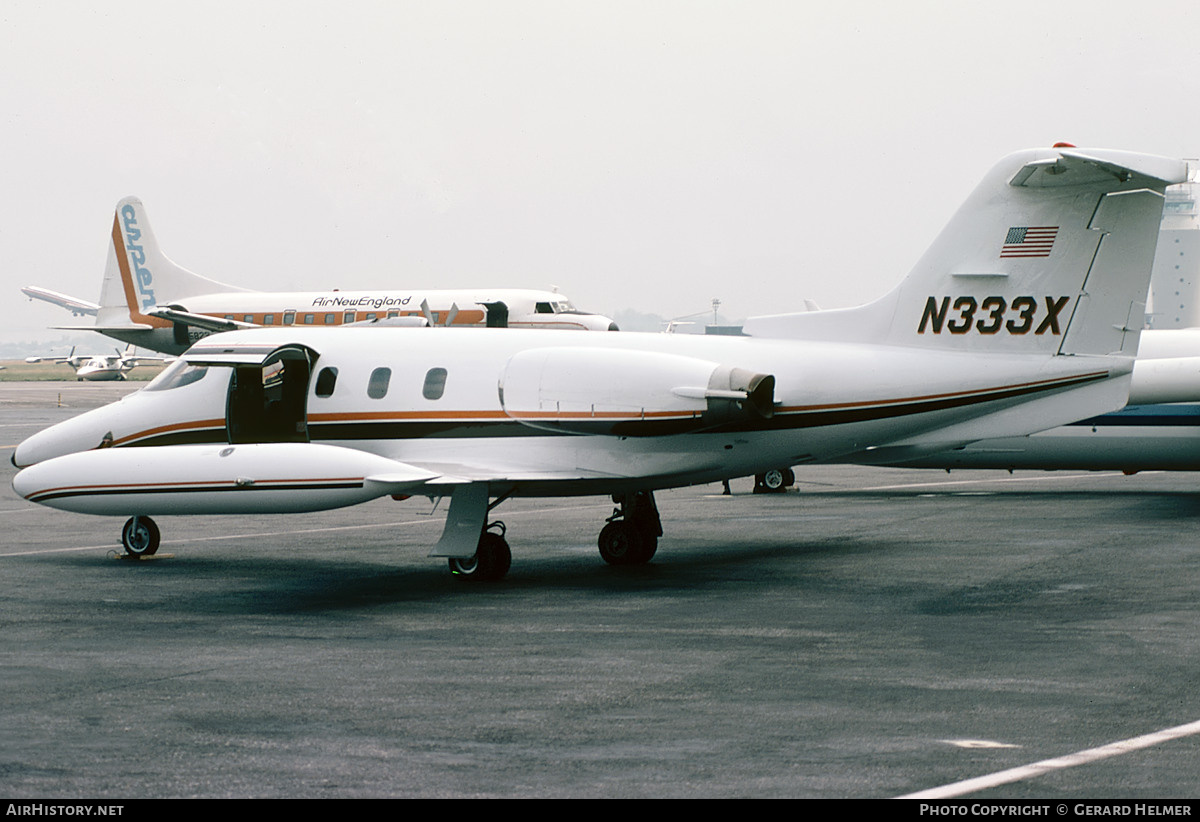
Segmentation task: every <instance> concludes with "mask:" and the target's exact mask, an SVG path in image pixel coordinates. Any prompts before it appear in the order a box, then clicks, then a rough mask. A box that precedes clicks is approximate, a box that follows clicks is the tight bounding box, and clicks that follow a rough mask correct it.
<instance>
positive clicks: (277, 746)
mask: <svg viewBox="0 0 1200 822" xmlns="http://www.w3.org/2000/svg"><path fill="white" fill-rule="evenodd" d="M131 388H132V386H126V385H100V384H77V383H39V384H22V383H0V446H4V447H3V448H0V460H2V465H3V472H4V479H3V482H0V512H2V513H3V520H2V521H3V523H4V525H5V528H4V534H5V535H4V537H2V538H0V614H2V619H3V626H4V627H3V633H2V634H0V687H3V692H4V697H3V699H2V700H0V796H3V797H5V798H8V799H17V798H57V799H67V798H88V799H135V798H144V797H155V798H159V797H172V798H174V797H314V798H339V797H689V798H694V797H719V798H726V797H827V798H836V797H895V796H901V795H908V794H912V793H915V792H920V791H927V790H932V789H936V788H939V787H941V786H947V785H950V784H952V783H957V782H959V781H960V780H966V779H971V778H975V777H983V776H987V775H991V774H996V773H998V772H1003V771H1006V770H1008V769H1014V768H1021V767H1022V766H1027V765H1032V764H1034V763H1041V762H1044V761H1045V760H1051V759H1056V758H1060V757H1066V756H1068V755H1071V754H1077V753H1080V752H1085V751H1090V750H1092V749H1095V748H1098V747H1100V746H1107V745H1110V744H1111V743H1116V742H1122V741H1124V740H1133V739H1135V738H1140V737H1143V736H1144V735H1146V734H1151V733H1154V732H1157V731H1162V730H1165V729H1172V728H1175V729H1178V728H1180V726H1185V725H1188V724H1189V723H1195V722H1197V720H1200V687H1198V686H1200V607H1198V604H1197V593H1198V590H1200V547H1198V544H1200V535H1198V533H1197V527H1196V526H1197V521H1198V519H1200V475H1197V474H1191V473H1175V474H1169V473H1146V474H1139V475H1136V476H1132V477H1125V476H1121V475H1119V474H1111V473H1092V474H1087V473H1081V472H1060V473H1041V472H1025V473H1022V472H1018V473H1017V474H1015V475H1009V474H1007V473H1000V472H987V471H963V472H954V473H953V474H949V475H947V474H945V473H942V472H933V471H924V472H922V471H906V470H897V469H872V468H862V467H845V466H828V467H807V468H802V469H799V470H797V475H798V481H797V489H794V490H792V491H790V492H789V493H786V494H782V495H755V494H752V493H750V491H751V481H750V480H749V479H740V480H734V481H733V483H732V485H733V490H734V493H733V495H731V496H722V495H721V487H720V485H712V486H703V487H696V488H688V489H680V490H675V491H669V492H663V493H660V494H659V495H658V503H659V508H660V510H661V512H662V517H663V525H664V529H665V531H666V535H665V536H664V538H663V539H662V540H661V541H660V547H659V551H658V554H657V556H656V557H655V559H654V561H653V562H652V563H651V564H650V565H648V566H645V567H640V568H616V567H609V566H607V565H605V564H604V563H603V561H602V560H601V559H600V557H599V555H598V553H597V551H596V547H595V540H596V534H597V533H598V531H599V529H600V527H601V526H602V524H603V520H604V517H605V516H607V515H608V514H609V513H610V512H611V507H612V506H611V504H609V503H608V502H607V501H606V500H605V499H602V498H582V499H566V500H536V499H535V500H512V501H509V502H506V503H504V504H503V505H501V506H500V507H499V508H498V509H497V510H496V511H495V512H494V513H495V516H497V517H498V518H500V519H503V520H504V521H505V523H506V524H507V526H508V540H509V543H510V544H511V545H512V549H513V567H512V571H511V572H510V573H509V575H508V577H507V578H506V579H505V580H503V581H502V582H498V583H479V582H474V583H472V582H468V581H464V580H460V579H457V578H454V577H452V576H451V575H450V574H449V573H448V572H447V569H446V566H445V561H444V560H433V559H429V558H427V557H426V556H425V554H426V553H427V551H428V549H429V546H431V545H432V544H433V542H434V541H435V540H436V539H437V537H438V535H439V533H440V527H441V522H442V518H443V517H444V514H445V510H444V508H438V509H437V510H436V511H434V510H433V507H432V505H431V504H430V503H429V502H428V501H426V500H424V499H413V500H408V501H406V502H403V503H398V502H394V501H391V500H380V501H375V502H372V503H368V504H366V505H362V506H358V507H355V508H349V509H343V510H339V511H330V512H324V513H320V514H312V515H293V516H262V517H255V518H247V517H237V518H235V517H175V518H172V517H161V518H157V519H158V522H159V525H160V526H161V527H162V530H163V546H162V548H161V549H160V554H159V557H157V558H155V559H153V560H149V561H140V562H138V561H126V560H121V559H117V558H115V556H116V554H117V552H118V551H119V534H118V531H119V528H120V526H121V521H119V520H117V519H109V518H101V517H89V516H84V515H76V514H68V513H62V512H57V511H53V510H50V509H46V508H41V507H39V506H35V505H32V504H29V503H26V502H24V501H23V500H20V499H18V498H17V497H16V495H15V494H14V493H13V492H12V490H11V488H10V486H9V483H10V481H11V479H12V475H13V472H14V469H13V468H12V466H11V465H10V463H9V456H10V455H11V452H12V447H13V446H14V445H15V444H16V443H17V442H19V441H20V439H21V438H22V437H24V436H27V435H28V434H30V433H32V432H33V431H36V430H39V429H41V428H42V427H45V426H46V425H48V424H50V423H53V422H55V421H57V420H61V419H65V418H67V417H69V416H72V415H74V414H76V413H78V412H79V411H81V410H83V409H84V408H87V407H92V406H94V405H96V404H100V403H102V402H105V401H108V400H110V399H112V398H114V397H117V396H120V395H121V394H122V393H124V392H125V391H128V390H131ZM1196 731H1197V732H1200V727H1197V728H1196ZM1197 732H1192V731H1190V730H1187V731H1180V732H1177V733H1175V734H1174V735H1173V738H1167V739H1164V740H1161V741H1157V738H1156V739H1155V740H1154V741H1151V742H1148V743H1145V744H1137V745H1135V744H1129V745H1123V746H1118V747H1117V748H1116V749H1105V750H1116V751H1119V753H1117V755H1109V756H1095V757H1088V756H1081V757H1075V758H1072V759H1071V760H1070V762H1071V764H1070V765H1069V766H1062V767H1052V768H1051V767H1045V768H1032V769H1029V770H1028V771H1025V772H1017V775H1015V776H1014V777H1013V778H1012V779H1011V780H1009V781H1003V782H1001V783H1000V784H993V785H992V786H991V787H987V786H984V787H979V788H976V789H973V790H971V791H970V792H969V793H966V794H961V795H963V796H964V797H965V798H967V799H970V800H983V799H994V798H1001V797H1003V798H1019V799H1026V798H1039V799H1072V798H1075V799H1078V798H1094V799H1145V798H1155V799H1164V798H1194V797H1197V796H1198V795H1200V786H1198V783H1197V773H1200V733H1197ZM948 790H950V791H951V793H953V789H948Z"/></svg>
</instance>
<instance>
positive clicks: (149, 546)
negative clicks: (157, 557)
mask: <svg viewBox="0 0 1200 822" xmlns="http://www.w3.org/2000/svg"><path fill="white" fill-rule="evenodd" d="M160 538H161V535H160V534H159V531H158V525H157V524H156V523H155V522H154V520H152V519H150V517H130V518H129V521H128V522H126V523H125V527H124V528H122V529H121V544H122V545H124V546H125V553H126V555H127V556H131V557H148V556H153V555H154V552H155V551H157V550H158V543H159V539H160Z"/></svg>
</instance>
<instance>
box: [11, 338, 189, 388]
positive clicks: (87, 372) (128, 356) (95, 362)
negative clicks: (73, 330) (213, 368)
mask: <svg viewBox="0 0 1200 822" xmlns="http://www.w3.org/2000/svg"><path fill="white" fill-rule="evenodd" d="M165 359H168V358H167V357H139V356H136V355H135V354H134V353H133V346H132V345H128V346H126V347H125V351H124V353H122V352H121V351H120V350H117V352H116V353H115V354H76V353H75V349H74V348H72V349H71V353H69V354H68V355H67V356H65V357H26V358H25V362H27V363H39V362H51V363H65V364H67V365H69V366H71V367H72V368H74V369H75V379H77V380H81V381H87V382H104V381H111V380H125V379H127V376H126V375H128V374H129V372H130V371H132V370H133V369H135V368H137V367H138V366H139V365H146V364H148V363H152V362H162V361H163V360H165Z"/></svg>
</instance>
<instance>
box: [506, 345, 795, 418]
mask: <svg viewBox="0 0 1200 822" xmlns="http://www.w3.org/2000/svg"><path fill="white" fill-rule="evenodd" d="M499 390H500V404H501V406H503V408H504V412H505V413H506V414H508V416H509V417H511V418H512V419H514V420H517V421H518V422H521V423H523V424H525V425H528V426H530V427H533V428H541V429H545V430H551V431H556V432H569V433H577V434H610V435H613V436H630V437H644V436H661V435H666V434H682V433H686V432H689V431H701V430H706V429H712V428H717V427H719V426H723V425H730V424H733V425H738V424H740V425H746V424H754V423H758V422H761V421H763V420H766V419H769V418H770V417H771V415H772V414H773V413H774V408H775V401H774V392H775V378H774V377H773V376H771V375H769V374H758V373H755V372H753V371H748V370H746V369H741V368H733V367H731V366H725V365H721V364H720V363H716V362H712V361H709V360H702V359H699V358H696V357H684V356H679V355H676V354H660V353H648V352H645V351H623V350H620V349H616V350H613V349H606V348H571V349H557V348H539V349H534V350H530V351H522V352H520V353H519V354H516V355H515V356H513V357H512V359H510V360H509V361H508V363H507V364H506V365H505V368H504V371H503V373H502V374H501V377H500V385H499Z"/></svg>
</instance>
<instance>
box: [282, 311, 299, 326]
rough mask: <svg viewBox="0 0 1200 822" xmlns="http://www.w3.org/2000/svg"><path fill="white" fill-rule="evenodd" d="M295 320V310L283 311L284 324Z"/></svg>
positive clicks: (289, 323)
mask: <svg viewBox="0 0 1200 822" xmlns="http://www.w3.org/2000/svg"><path fill="white" fill-rule="evenodd" d="M295 321H296V312H295V311H285V312H283V324H284V325H291V324H292V323H294V322H295Z"/></svg>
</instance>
